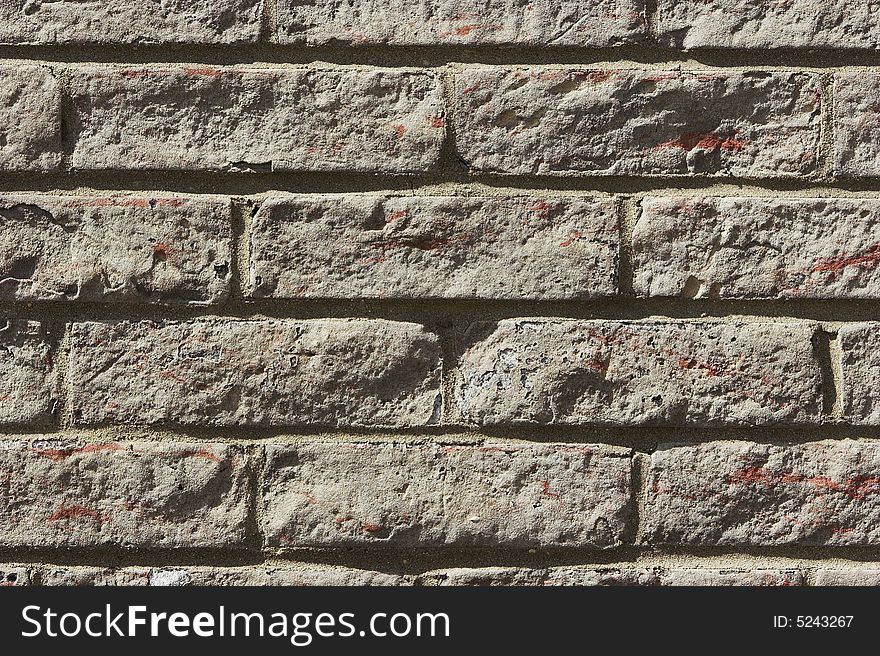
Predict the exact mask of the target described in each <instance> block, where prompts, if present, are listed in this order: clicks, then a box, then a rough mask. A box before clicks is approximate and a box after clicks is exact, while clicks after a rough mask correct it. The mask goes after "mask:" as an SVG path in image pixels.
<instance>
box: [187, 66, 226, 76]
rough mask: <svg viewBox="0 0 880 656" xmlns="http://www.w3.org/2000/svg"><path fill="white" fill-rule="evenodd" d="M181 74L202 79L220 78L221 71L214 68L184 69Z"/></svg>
mask: <svg viewBox="0 0 880 656" xmlns="http://www.w3.org/2000/svg"><path fill="white" fill-rule="evenodd" d="M183 72H184V73H186V74H187V75H202V76H204V77H220V76H221V75H223V71H220V70H218V69H216V68H185V69H183Z"/></svg>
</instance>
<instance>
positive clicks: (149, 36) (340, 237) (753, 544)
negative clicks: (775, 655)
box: [0, 0, 880, 585]
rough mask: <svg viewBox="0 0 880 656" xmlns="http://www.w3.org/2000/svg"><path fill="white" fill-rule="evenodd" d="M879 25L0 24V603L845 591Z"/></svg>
mask: <svg viewBox="0 0 880 656" xmlns="http://www.w3.org/2000/svg"><path fill="white" fill-rule="evenodd" d="M475 7H477V8H475ZM878 17H880V4H878V3H877V2H876V1H875V0H869V1H868V2H867V3H863V4H862V5H859V6H857V5H856V4H855V3H852V2H848V1H844V0H834V1H833V2H831V1H829V2H817V1H816V0H792V1H789V2H776V3H768V2H764V1H763V0H709V1H707V0H656V1H653V2H652V1H650V0H649V1H648V2H647V3H645V2H643V1H642V0H573V1H572V0H568V1H566V2H562V1H560V0H533V1H532V2H526V1H523V2H520V1H515V0H488V1H485V2H480V3H475V2H473V3H467V2H462V1H460V0H433V1H431V2H424V1H422V0H419V1H416V0H393V1H390V2H389V1H383V2H379V1H378V0H348V1H346V2H342V3H340V2H337V1H331V0H314V1H313V2H309V3H303V2H298V1H294V0H265V1H263V0H221V1H220V2H216V1H215V2H208V1H206V0H195V1H193V0H185V1H184V0H174V1H170V2H166V1H163V2H159V0H144V1H142V2H132V1H131V0H109V1H108V2H102V3H74V2H48V1H43V2H41V1H40V0H12V2H7V3H6V4H4V5H3V7H2V8H0V226H2V228H0V304H2V310H3V312H2V314H3V316H4V317H5V319H4V320H3V321H2V322H0V327H2V329H0V363H2V367H0V423H2V426H3V427H2V431H3V433H4V434H3V435H2V437H0V563H4V564H2V565H0V581H2V582H5V583H8V584H28V583H38V584H39V583H42V584H59V585H74V584H123V583H127V584H142V585H185V584H194V585H198V584H226V585H234V584H336V585H360V584H381V585H413V584H415V585H445V584H501V585H514V584H516V585H541V584H575V585H599V584H635V585H682V584H702V585H729V584H767V585H791V584H819V585H821V584H853V583H868V584H876V583H878V582H880V551H878V549H880V391H878V389H880V387H878V382H880V355H878V353H880V323H878V322H880V183H878V177H880V104H878V102H877V101H876V97H877V95H878V93H880V73H878V72H877V71H880V52H878V51H880V36H878V35H880V18H878Z"/></svg>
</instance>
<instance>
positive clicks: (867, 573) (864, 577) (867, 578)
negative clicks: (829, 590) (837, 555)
mask: <svg viewBox="0 0 880 656" xmlns="http://www.w3.org/2000/svg"><path fill="white" fill-rule="evenodd" d="M816 585H820V586H821V585H826V586H830V585H834V586H851V585H861V586H868V585H869V586H877V585H880V569H820V570H819V571H817V572H816Z"/></svg>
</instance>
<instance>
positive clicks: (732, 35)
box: [658, 0, 880, 49]
mask: <svg viewBox="0 0 880 656" xmlns="http://www.w3.org/2000/svg"><path fill="white" fill-rule="evenodd" d="M658 4H659V20H658V33H659V34H658V36H659V39H660V42H661V43H662V44H664V45H668V46H672V47H674V48H686V49H687V48H760V49H765V48H877V47H880V40H878V38H877V32H878V30H880V18H878V13H877V10H878V4H877V2H876V0H868V1H867V2H858V3H856V2H849V1H848V0H785V1H784V2H767V0H660V1H659V3H658Z"/></svg>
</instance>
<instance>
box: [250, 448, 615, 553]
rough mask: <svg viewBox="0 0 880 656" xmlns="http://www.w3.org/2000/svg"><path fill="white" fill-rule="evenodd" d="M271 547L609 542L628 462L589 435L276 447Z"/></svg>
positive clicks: (267, 515)
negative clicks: (560, 439) (542, 441)
mask: <svg viewBox="0 0 880 656" xmlns="http://www.w3.org/2000/svg"><path fill="white" fill-rule="evenodd" d="M267 451H268V453H267V465H266V474H265V477H264V495H263V514H262V517H263V520H262V522H263V531H264V534H265V535H266V541H267V544H268V545H269V546H271V547H282V548H284V547H314V546H319V547H320V546H323V547H330V546H345V545H369V544H375V545H383V544H393V545H411V546H416V545H418V546H442V545H457V546H462V545H473V546H486V547H488V546H494V545H504V546H508V547H532V546H536V547H537V546H541V547H551V546H552V547H560V546H568V547H588V546H589V547H598V548H605V547H613V546H617V545H619V544H621V543H622V542H623V540H624V539H625V534H626V531H627V523H628V521H629V520H630V518H631V512H632V506H631V499H630V497H631V477H632V472H631V460H630V458H628V457H626V456H625V454H623V453H621V452H610V451H608V452H606V451H603V450H602V449H601V448H600V447H597V446H591V445H585V446H573V445H568V446H566V445H542V446H507V445H486V446H447V447H443V446H440V445H436V444H433V445H429V444H409V445H407V444H388V443H386V444H366V443H355V444H342V443H339V442H332V443H331V442H327V443H306V444H300V445H298V446H270V447H268V449H267Z"/></svg>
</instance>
